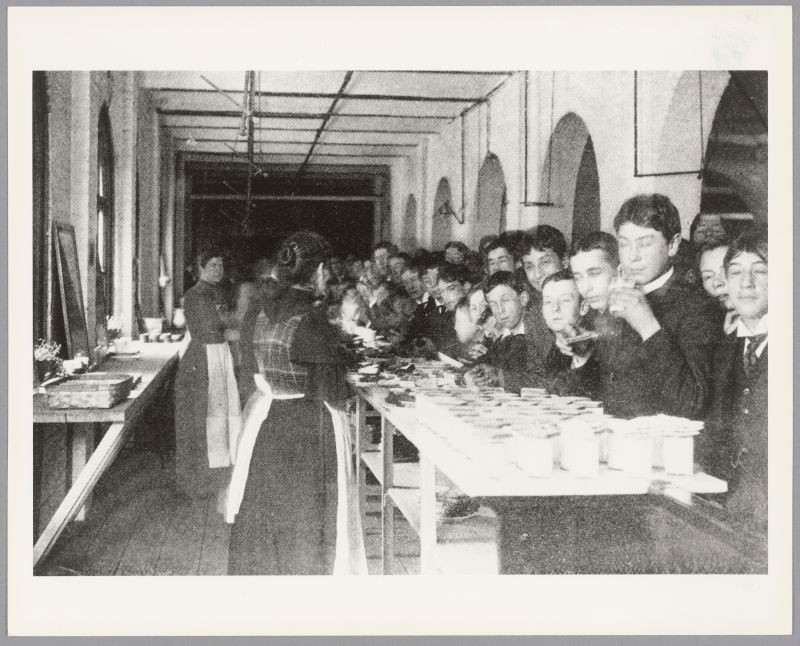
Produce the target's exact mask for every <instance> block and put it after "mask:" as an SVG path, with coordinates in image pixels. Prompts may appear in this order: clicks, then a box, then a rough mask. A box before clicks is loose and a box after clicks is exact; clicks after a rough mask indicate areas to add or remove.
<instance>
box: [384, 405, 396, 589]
mask: <svg viewBox="0 0 800 646" xmlns="http://www.w3.org/2000/svg"><path fill="white" fill-rule="evenodd" d="M381 451H382V457H383V483H382V484H381V557H382V558H381V561H382V573H383V574H392V573H393V571H394V502H393V501H392V497H391V496H390V495H389V489H390V488H391V487H392V486H393V481H394V471H393V469H394V427H393V426H392V425H391V424H390V423H389V422H388V421H386V418H385V417H381Z"/></svg>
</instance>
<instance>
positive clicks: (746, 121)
mask: <svg viewBox="0 0 800 646" xmlns="http://www.w3.org/2000/svg"><path fill="white" fill-rule="evenodd" d="M767 177H768V176H767V73H766V72H731V74H730V80H729V81H728V85H727V87H726V88H725V91H724V92H723V93H722V98H721V99H720V102H719V105H718V106H717V111H716V113H715V115H714V122H713V124H712V126H711V133H710V135H709V137H708V148H707V150H706V157H705V168H704V169H703V187H702V193H701V196H700V211H701V213H721V214H723V215H724V214H731V215H733V214H736V215H740V214H743V213H752V215H753V218H754V220H755V221H756V222H757V223H763V224H765V223H766V222H767Z"/></svg>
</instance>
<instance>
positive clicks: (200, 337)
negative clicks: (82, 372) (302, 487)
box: [175, 249, 241, 499]
mask: <svg viewBox="0 0 800 646" xmlns="http://www.w3.org/2000/svg"><path fill="white" fill-rule="evenodd" d="M198 265H199V268H200V280H199V281H198V282H197V284H196V285H195V286H194V287H192V288H191V289H190V290H189V291H187V292H186V294H185V296H184V310H185V316H186V326H187V328H188V330H189V335H190V341H189V345H188V347H187V349H186V352H185V353H184V355H183V357H181V360H180V364H179V366H178V374H177V376H176V378H175V474H176V480H177V485H178V488H179V489H180V490H181V491H182V492H183V493H185V494H186V495H188V496H191V497H193V498H205V497H208V496H211V495H215V494H216V495H219V496H220V499H221V496H222V493H223V492H224V488H225V487H226V486H227V483H228V481H229V479H230V466H231V464H232V459H231V447H235V446H236V442H237V439H238V435H239V431H240V430H241V407H240V403H239V393H238V390H237V386H236V378H235V376H234V371H233V360H232V357H231V352H230V349H229V347H228V343H227V342H226V341H225V317H226V312H227V308H226V306H225V299H224V295H223V293H222V290H221V289H220V287H219V284H220V281H221V280H222V278H223V275H224V261H223V258H222V253H221V252H220V251H219V250H215V249H209V250H206V251H203V252H201V253H200V255H199V256H198Z"/></svg>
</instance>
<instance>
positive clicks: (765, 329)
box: [736, 313, 769, 336]
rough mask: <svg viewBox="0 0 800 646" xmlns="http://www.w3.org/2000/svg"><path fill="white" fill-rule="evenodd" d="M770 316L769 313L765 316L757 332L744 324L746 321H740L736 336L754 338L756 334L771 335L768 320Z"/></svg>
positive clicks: (757, 326)
mask: <svg viewBox="0 0 800 646" xmlns="http://www.w3.org/2000/svg"><path fill="white" fill-rule="evenodd" d="M768 316H769V313H767V314H764V316H762V317H761V320H760V321H759V322H758V325H756V329H755V330H751V329H750V328H749V327H747V326H746V325H745V324H744V321H743V320H742V319H739V320H738V322H737V323H736V336H753V335H754V334H769V321H768V320H767V317H768Z"/></svg>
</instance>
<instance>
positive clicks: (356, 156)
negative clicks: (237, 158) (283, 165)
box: [179, 148, 408, 166]
mask: <svg viewBox="0 0 800 646" xmlns="http://www.w3.org/2000/svg"><path fill="white" fill-rule="evenodd" d="M179 150H180V151H181V152H200V153H212V152H215V151H213V150H198V151H195V150H194V149H192V148H190V149H187V148H180V149H179ZM219 154H221V155H227V156H228V157H230V156H231V153H230V152H227V153H225V152H222V151H220V152H219ZM260 154H261V153H256V158H257V159H258V156H259V155H260ZM270 155H271V156H274V157H306V156H307V153H293V152H282V151H277V152H274V153H263V155H262V156H265V157H267V158H269V156H270ZM314 157H315V158H316V157H348V158H350V159H407V158H408V155H395V154H392V153H385V154H384V153H381V154H379V155H373V154H358V153H314ZM243 163H245V164H246V163H247V161H246V160H245V161H243ZM258 165H259V166H263V165H264V162H263V161H259V162H258Z"/></svg>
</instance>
